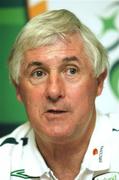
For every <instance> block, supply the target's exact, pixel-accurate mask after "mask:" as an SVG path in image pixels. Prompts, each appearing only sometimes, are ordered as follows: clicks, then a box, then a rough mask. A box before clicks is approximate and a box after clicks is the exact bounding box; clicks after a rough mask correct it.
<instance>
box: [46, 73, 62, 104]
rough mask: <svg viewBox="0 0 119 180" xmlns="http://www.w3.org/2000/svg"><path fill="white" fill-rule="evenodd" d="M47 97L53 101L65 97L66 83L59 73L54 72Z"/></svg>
mask: <svg viewBox="0 0 119 180" xmlns="http://www.w3.org/2000/svg"><path fill="white" fill-rule="evenodd" d="M46 94H47V99H48V100H49V101H51V102H57V101H58V100H59V99H62V98H64V95H65V92H64V83H63V80H62V78H61V77H60V76H59V75H57V74H52V75H50V77H49V80H48V83H47V90H46Z"/></svg>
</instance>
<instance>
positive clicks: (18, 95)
mask: <svg viewBox="0 0 119 180" xmlns="http://www.w3.org/2000/svg"><path fill="white" fill-rule="evenodd" d="M13 84H14V87H15V90H16V97H17V100H18V101H19V102H23V101H22V95H21V91H20V86H19V85H18V84H17V83H16V82H14V81H13Z"/></svg>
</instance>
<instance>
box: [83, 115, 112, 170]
mask: <svg viewBox="0 0 119 180" xmlns="http://www.w3.org/2000/svg"><path fill="white" fill-rule="evenodd" d="M111 134H112V128H111V125H110V122H109V119H108V116H106V115H100V114H97V119H96V125H95V129H94V132H93V134H92V137H91V140H90V143H89V147H88V150H87V152H86V154H85V157H84V161H83V165H84V166H85V167H86V168H87V169H89V170H91V171H101V170H106V169H109V167H110V159H111Z"/></svg>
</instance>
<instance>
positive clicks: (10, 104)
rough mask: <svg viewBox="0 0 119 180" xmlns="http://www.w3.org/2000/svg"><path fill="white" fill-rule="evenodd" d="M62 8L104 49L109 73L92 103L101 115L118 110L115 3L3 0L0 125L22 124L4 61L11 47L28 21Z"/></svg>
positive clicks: (118, 27)
mask: <svg viewBox="0 0 119 180" xmlns="http://www.w3.org/2000/svg"><path fill="white" fill-rule="evenodd" d="M60 8H66V9H68V10H71V11H72V12H74V13H75V14H76V15H77V16H78V17H79V18H80V19H81V20H82V21H83V22H84V23H85V24H86V25H87V26H89V27H90V29H91V30H92V31H93V32H94V33H95V34H96V36H97V38H98V39H99V40H100V41H101V42H102V43H103V45H104V46H105V47H106V49H107V51H108V55H109V63H110V68H109V74H108V78H107V79H106V81H105V84H104V90H103V93H102V95H101V96H100V97H98V98H97V100H96V106H97V109H98V110H99V111H101V112H103V113H108V112H118V111H119V23H118V22H119V1H114V0H108V1H105V0H65V1H64V0H60V1H57V0H46V1H43V0H27V1H24V0H21V1H16V0H10V1H9V0H4V1H0V41H1V43H0V82H1V86H0V92H1V97H0V123H11V124H13V123H16V124H19V123H22V122H24V121H26V115H25V111H24V107H23V105H22V104H20V103H19V102H17V100H16V97H15V89H14V87H13V86H12V84H11V83H10V81H9V78H8V69H7V59H8V56H9V52H10V49H11V46H12V44H13V42H14V40H15V38H16V36H17V34H18V32H19V31H20V29H21V28H22V27H23V25H24V24H25V23H26V22H27V21H28V19H30V18H32V17H33V16H35V15H37V14H38V13H42V12H44V11H46V10H51V9H60Z"/></svg>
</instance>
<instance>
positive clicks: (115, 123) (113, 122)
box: [106, 113, 119, 134]
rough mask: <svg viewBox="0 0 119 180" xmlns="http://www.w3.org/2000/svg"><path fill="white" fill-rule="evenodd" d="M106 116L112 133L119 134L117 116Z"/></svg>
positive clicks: (118, 117)
mask: <svg viewBox="0 0 119 180" xmlns="http://www.w3.org/2000/svg"><path fill="white" fill-rule="evenodd" d="M106 116H107V118H108V120H109V123H110V124H111V127H112V132H117V134H119V114H118V113H109V114H107V115H106Z"/></svg>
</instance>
